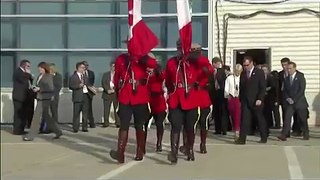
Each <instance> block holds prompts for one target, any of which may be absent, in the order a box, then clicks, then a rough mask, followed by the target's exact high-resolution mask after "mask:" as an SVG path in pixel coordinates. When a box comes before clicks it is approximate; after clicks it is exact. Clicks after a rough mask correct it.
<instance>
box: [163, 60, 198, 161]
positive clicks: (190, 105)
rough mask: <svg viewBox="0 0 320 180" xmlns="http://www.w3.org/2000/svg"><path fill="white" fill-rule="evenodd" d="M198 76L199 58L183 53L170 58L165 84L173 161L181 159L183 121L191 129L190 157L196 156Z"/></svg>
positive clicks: (189, 133)
mask: <svg viewBox="0 0 320 180" xmlns="http://www.w3.org/2000/svg"><path fill="white" fill-rule="evenodd" d="M197 78H198V70H197V64H196V62H191V61H189V60H188V61H187V60H182V59H180V58H179V57H173V58H170V59H169V60H168V62H167V66H166V80H165V84H166V86H167V89H168V94H169V98H168V101H167V103H168V106H169V116H168V119H169V121H170V123H171V127H172V129H171V134H170V140H171V153H170V154H169V156H168V159H169V161H171V162H172V163H176V162H177V153H178V148H179V138H180V132H181V128H182V125H183V126H184V128H185V130H186V132H187V139H188V140H187V141H188V144H187V152H186V154H187V156H188V158H187V159H188V160H194V153H193V144H194V138H195V133H194V126H195V124H196V121H197V119H198V97H197V95H198V94H197V90H196V88H195V86H196V81H197Z"/></svg>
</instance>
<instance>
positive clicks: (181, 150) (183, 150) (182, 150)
mask: <svg viewBox="0 0 320 180" xmlns="http://www.w3.org/2000/svg"><path fill="white" fill-rule="evenodd" d="M179 151H180V152H181V153H182V154H184V155H187V149H186V147H184V146H180V147H179Z"/></svg>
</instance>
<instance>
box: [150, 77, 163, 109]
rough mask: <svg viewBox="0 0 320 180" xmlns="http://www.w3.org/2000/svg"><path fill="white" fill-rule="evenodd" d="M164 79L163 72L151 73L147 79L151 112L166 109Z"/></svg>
mask: <svg viewBox="0 0 320 180" xmlns="http://www.w3.org/2000/svg"><path fill="white" fill-rule="evenodd" d="M164 79H165V73H164V72H161V73H160V74H159V75H153V76H151V77H150V79H149V88H150V108H151V114H159V113H162V112H165V111H166V109H167V105H166V100H165V98H164V91H163V82H164Z"/></svg>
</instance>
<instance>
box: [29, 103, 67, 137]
mask: <svg viewBox="0 0 320 180" xmlns="http://www.w3.org/2000/svg"><path fill="white" fill-rule="evenodd" d="M50 104H51V100H38V102H37V106H36V110H35V111H34V116H33V120H32V124H31V128H30V131H29V134H28V137H30V138H33V137H35V136H36V135H37V134H38V133H39V128H40V123H41V118H42V119H44V120H45V122H46V123H47V126H48V128H49V129H50V130H52V131H53V132H54V133H55V134H61V133H62V132H61V130H60V128H59V126H58V124H57V122H56V121H54V120H53V119H52V117H51V116H50V113H49V110H50Z"/></svg>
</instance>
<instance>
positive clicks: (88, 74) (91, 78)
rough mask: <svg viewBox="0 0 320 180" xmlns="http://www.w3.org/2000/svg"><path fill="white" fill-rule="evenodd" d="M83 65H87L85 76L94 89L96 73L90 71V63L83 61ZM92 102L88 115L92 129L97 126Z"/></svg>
mask: <svg viewBox="0 0 320 180" xmlns="http://www.w3.org/2000/svg"><path fill="white" fill-rule="evenodd" d="M83 64H84V65H85V71H84V76H85V77H86V78H87V79H88V86H90V87H92V86H94V81H95V75H94V72H93V71H91V70H90V69H89V63H88V62H87V61H83ZM92 100H93V98H91V99H90V101H89V114H88V120H89V125H90V128H95V127H96V124H95V123H94V117H93V111H92Z"/></svg>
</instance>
